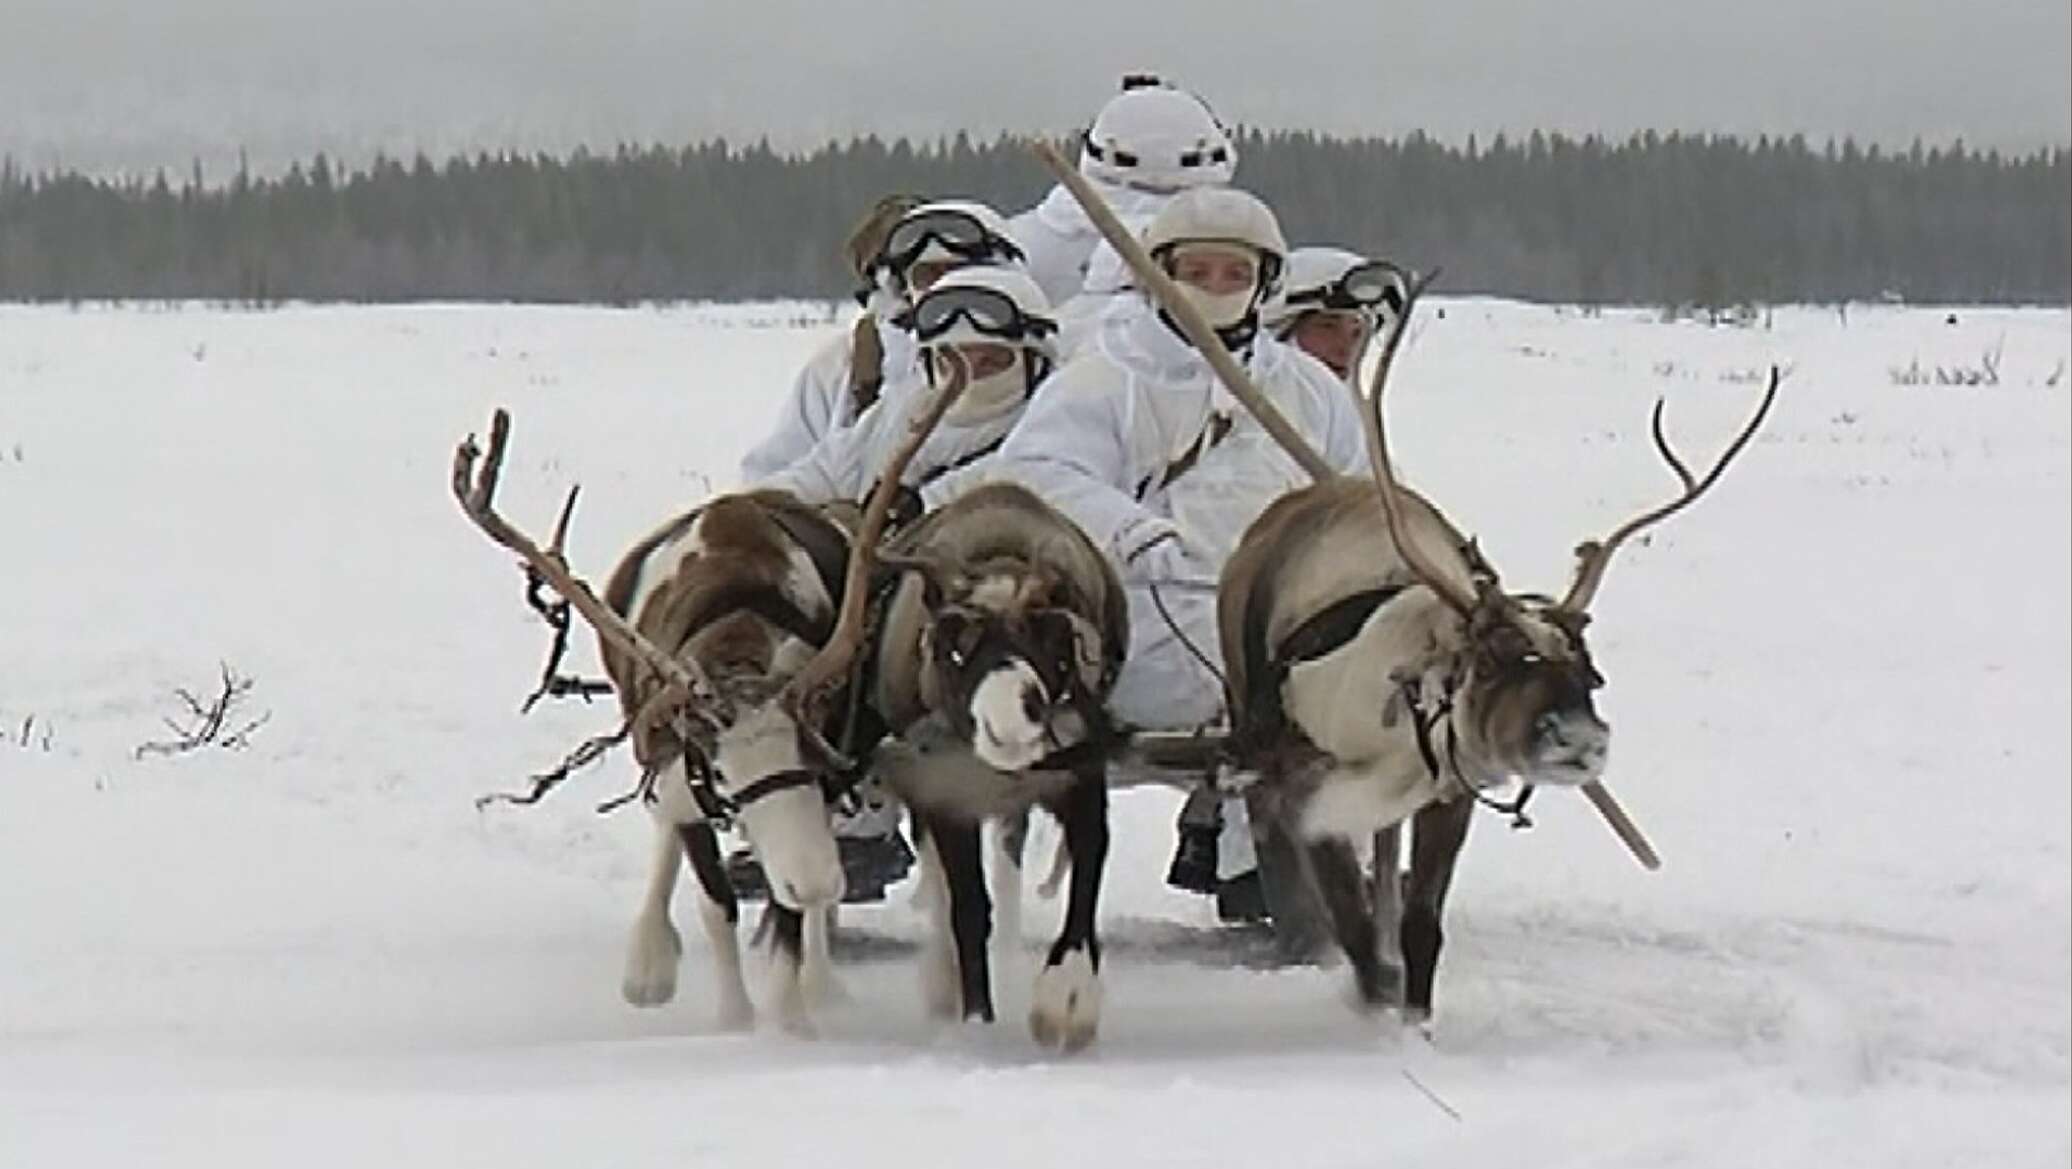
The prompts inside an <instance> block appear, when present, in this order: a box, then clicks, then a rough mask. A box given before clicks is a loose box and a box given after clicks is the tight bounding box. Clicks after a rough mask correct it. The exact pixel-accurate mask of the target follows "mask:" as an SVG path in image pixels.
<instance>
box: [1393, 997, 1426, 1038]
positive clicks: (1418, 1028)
mask: <svg viewBox="0 0 2072 1169" xmlns="http://www.w3.org/2000/svg"><path fill="white" fill-rule="evenodd" d="M1396 1017H1397V1018H1398V1019H1399V1020H1401V1021H1402V1024H1403V1030H1405V1031H1408V1032H1410V1033H1412V1034H1414V1035H1417V1036H1418V1037H1420V1038H1422V1039H1423V1040H1424V1041H1425V1042H1426V1043H1430V1042H1432V1033H1433V1032H1432V1008H1430V1007H1412V1006H1405V1007H1402V1008H1401V1009H1399V1010H1398V1011H1397V1012H1396Z"/></svg>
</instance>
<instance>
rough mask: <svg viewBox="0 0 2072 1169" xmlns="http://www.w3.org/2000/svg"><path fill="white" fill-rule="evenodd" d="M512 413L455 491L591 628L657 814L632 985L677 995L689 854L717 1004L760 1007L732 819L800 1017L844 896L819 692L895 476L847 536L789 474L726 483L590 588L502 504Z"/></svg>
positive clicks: (927, 420)
mask: <svg viewBox="0 0 2072 1169" xmlns="http://www.w3.org/2000/svg"><path fill="white" fill-rule="evenodd" d="M964 385H965V379H964V378H962V377H958V378H953V379H952V380H951V382H950V384H949V385H947V386H946V387H945V388H944V390H943V391H942V392H941V393H940V394H939V395H938V396H937V399H936V400H935V401H934V402H932V403H931V404H930V405H929V408H928V409H926V410H925V411H923V412H922V413H921V415H920V416H919V417H918V418H916V419H915V421H914V422H913V424H912V428H911V433H910V435H909V436H908V439H907V441H906V442H905V443H904V445H903V446H902V447H901V448H900V449H899V450H898V451H896V452H895V453H894V457H893V460H892V463H891V464H890V466H889V468H888V470H887V472H886V475H885V478H884V480H883V482H885V483H897V482H898V481H899V474H900V471H901V470H902V469H903V468H904V467H905V465H906V462H907V461H908V460H909V459H911V458H912V456H913V453H914V451H915V450H916V449H918V447H919V446H920V443H921V440H922V439H924V438H925V437H926V436H927V433H928V431H929V430H931V429H932V428H933V427H934V426H935V424H936V423H937V422H939V421H940V420H941V417H942V412H943V411H944V410H945V409H947V408H948V407H949V405H950V404H951V403H953V402H954V401H955V400H956V398H957V396H958V395H959V394H960V393H961V392H962V390H963V388H964ZM509 431H510V419H509V416H508V415H507V414H505V412H503V411H501V410H499V411H497V412H496V415H495V417H494V419H493V421H492V424H491V428H490V438H489V449H488V453H487V456H486V457H482V455H481V452H480V451H478V449H477V448H476V446H475V444H474V440H473V439H472V438H470V439H469V440H468V441H467V442H465V443H463V444H462V445H461V446H460V448H459V449H458V450H457V451H456V452H455V454H454V464H453V491H454V495H455V498H457V499H458V500H459V501H460V504H461V507H462V509H463V510H464V511H465V512H466V513H467V514H468V516H469V518H470V519H472V520H473V521H474V522H475V524H476V525H477V526H478V527H479V528H481V529H482V531H483V532H484V533H485V534H487V535H488V536H489V537H490V539H492V540H494V541H495V542H496V543H498V544H500V545H502V546H504V547H505V548H508V549H510V550H511V551H513V552H516V553H518V555H519V556H520V558H521V559H522V560H523V561H524V562H525V563H526V564H527V565H529V566H530V567H531V568H532V569H533V570H534V571H536V572H537V573H538V574H539V576H540V577H541V578H542V579H544V580H545V582H546V583H547V584H548V585H550V586H552V587H553V588H554V589H555V591H557V592H559V593H560V594H561V595H562V596H563V597H565V598H566V599H567V600H568V601H569V602H570V604H571V605H573V607H574V608H575V609H576V611H577V612H579V613H580V614H581V615H582V617H583V619H584V620H585V621H587V622H588V623H589V624H590V625H591V626H592V627H593V628H594V629H595V630H596V631H597V636H598V642H599V651H600V654H601V656H602V657H603V659H604V664H605V669H606V672H607V673H608V674H609V675H610V677H611V680H612V684H613V689H614V690H615V691H616V692H617V694H618V697H619V701H620V704H621V708H622V710H623V711H624V714H625V717H626V725H627V730H628V732H629V733H630V734H631V736H632V738H633V744H634V756H635V758H636V760H637V761H638V762H639V763H640V765H641V768H642V774H643V780H642V787H641V789H640V790H641V793H642V796H643V802H644V803H645V804H646V805H647V807H648V810H649V812H650V813H651V814H652V815H653V817H654V819H655V821H656V836H655V856H654V863H653V866H652V870H651V872H650V875H649V879H648V886H647V893H646V895H645V897H644V898H643V900H642V903H641V909H640V913H639V915H638V917H637V918H636V920H635V923H634V927H633V936H632V941H631V944H630V946H629V950H628V954H627V958H626V970H625V979H624V983H623V986H622V990H623V992H624V994H625V997H626V999H627V1001H628V1002H630V1003H632V1004H633V1005H635V1006H643V1007H651V1006H658V1005H661V1004H663V1003H666V1002H668V1001H669V1000H670V999H671V998H673V997H674V995H675V992H676V975H677V966H678V963H679V960H680V958H681V955H682V942H681V940H680V938H679V935H678V933H677V931H676V928H675V926H674V925H673V924H672V922H671V921H670V915H669V905H670V900H671V897H672V894H673V892H674V890H675V886H676V882H677V879H678V876H679V874H680V872H681V868H682V863H683V859H684V857H685V856H686V855H688V856H689V858H690V861H691V868H692V871H693V873H694V874H695V875H696V877H697V884H698V888H699V891H700V893H701V895H702V896H701V898H700V900H699V911H700V917H701V918H702V919H703V921H704V924H705V929H706V934H707V937H708V938H709V939H710V942H711V946H712V952H713V958H714V962H715V966H716V973H717V975H718V983H719V985H718V994H719V1018H720V1022H721V1024H722V1025H723V1026H727V1027H746V1026H748V1025H749V1024H751V1023H752V1022H753V1020H754V1007H753V1005H752V1004H751V1002H750V1000H749V996H748V991H747V987H746V984H745V982H744V979H743V977H742V967H741V952H740V945H739V941H738V939H737V923H738V920H739V908H738V903H737V901H736V898H735V896H734V890H733V888H732V885H731V884H730V882H729V881H728V878H727V875H726V869H725V866H724V864H723V863H722V861H721V858H720V853H719V846H718V840H717V836H716V832H717V831H720V830H724V829H725V828H727V827H729V826H732V825H738V826H739V827H740V829H741V830H742V832H743V834H744V835H745V836H746V837H747V838H748V841H749V843H750V845H751V846H752V847H753V848H754V849H755V851H756V854H757V856H758V858H759V859H760V860H761V862H762V865H763V868H764V871H765V872H766V873H767V874H768V875H769V881H770V890H771V895H772V902H771V908H770V921H771V924H772V927H773V928H772V931H771V932H772V935H773V948H774V951H775V957H776V959H777V961H776V963H775V967H774V971H775V975H776V982H777V985H776V988H775V997H776V1002H777V1014H778V1021H779V1024H780V1025H781V1026H782V1027H784V1028H785V1029H786V1030H789V1031H793V1032H797V1033H810V1032H811V1031H812V1022H811V1020H810V1018H809V1016H808V1009H807V1001H806V1000H807V993H806V989H807V986H808V984H809V982H810V981H811V979H810V978H809V977H808V975H809V974H810V973H811V972H809V971H807V970H805V969H804V965H805V963H806V962H807V961H809V960H810V961H813V962H815V963H824V962H825V961H826V937H825V928H826V921H827V911H828V910H829V909H831V908H832V907H833V906H834V905H835V904H836V903H837V902H838V901H839V900H840V898H841V895H842V868H841V864H840V861H839V859H838V856H837V853H836V849H835V842H834V837H833V833H832V831H831V829H830V826H829V818H828V811H827V801H828V800H830V799H832V798H833V795H834V792H835V791H836V790H837V789H838V788H839V787H840V786H841V785H842V782H843V777H844V776H846V775H847V774H849V773H850V771H851V770H852V768H851V765H850V763H849V762H848V761H847V760H845V759H843V758H842V757H841V754H840V753H839V752H838V751H836V750H835V749H834V748H833V747H831V746H829V745H828V741H827V732H828V729H829V727H831V726H832V725H833V719H832V718H831V717H830V711H831V710H832V709H833V708H834V706H835V705H836V704H834V703H831V702H830V698H831V697H832V694H833V692H834V691H835V690H837V689H838V688H839V687H840V686H841V685H842V684H843V683H845V682H846V681H847V680H848V676H849V669H850V666H851V664H852V662H853V661H854V660H855V657H856V653H857V650H858V648H859V647H860V645H861V642H862V638H863V624H864V600H865V597H866V594H867V593H868V592H869V587H868V583H867V580H868V577H869V574H870V572H871V561H872V549H873V548H874V546H875V545H876V543H877V542H878V539H879V537H880V535H881V534H882V532H883V531H884V528H885V521H886V514H887V511H888V509H889V506H890V503H891V492H890V491H889V490H880V491H878V492H876V493H874V494H873V496H872V498H871V499H870V500H869V501H868V503H867V505H866V507H865V510H864V513H863V517H862V519H861V521H860V524H859V527H858V529H857V531H856V532H855V533H854V535H853V538H852V536H851V534H850V533H849V532H846V531H844V530H843V529H842V528H841V527H839V526H838V525H836V524H835V523H833V522H832V521H831V520H829V519H828V518H827V517H825V516H824V515H822V514H821V513H820V512H819V511H817V510H816V509H814V508H811V507H808V506H806V505H804V504H802V503H800V502H798V501H797V500H796V499H793V498H792V497H791V496H789V495H786V494H783V493H780V492H748V493H743V494H734V495H726V496H721V497H719V498H717V499H714V500H712V501H710V502H708V503H706V504H705V505H703V506H702V507H699V508H696V509H693V510H691V511H688V512H685V513H684V514H682V515H679V516H676V517H675V518H673V519H671V520H670V521H669V522H667V523H665V524H663V525H661V526H660V527H659V528H657V529H656V530H655V531H653V532H652V533H650V534H649V535H648V536H646V537H645V538H643V539H642V540H640V541H639V542H638V543H636V544H635V545H634V546H633V548H632V549H631V550H630V551H628V552H627V553H626V555H625V556H624V557H622V558H621V560H620V561H619V564H618V567H617V568H616V569H615V570H614V572H613V573H612V576H611V578H610V583H609V584H608V586H607V588H606V590H605V598H604V599H603V600H599V598H598V597H597V596H596V594H595V593H594V592H593V591H592V590H591V588H590V586H589V585H588V584H587V583H586V582H585V581H583V580H582V579H581V578H580V577H577V576H575V575H574V574H573V573H572V572H571V571H570V570H569V567H568V565H567V563H566V561H565V560H564V559H563V556H562V553H561V542H562V536H563V535H564V532H562V531H559V530H557V532H556V534H555V538H554V540H553V541H552V542H551V543H550V544H549V546H548V547H547V548H545V549H542V548H540V546H539V545H538V544H537V543H536V542H535V541H534V540H532V539H531V538H530V537H528V536H526V535H525V534H524V533H523V532H521V531H519V530H518V529H517V528H515V527H513V526H512V525H511V524H510V523H509V522H507V521H506V520H505V519H504V518H503V517H502V516H501V515H499V514H498V513H497V512H496V510H495V498H494V497H495V491H496V484H497V478H498V475H499V473H500V470H501V467H502V462H503V456H504V450H505V447H506V444H507V442H508V438H509ZM478 457H480V458H482V467H481V470H480V472H479V474H478V473H477V472H476V470H475V462H476V459H477V458H478ZM809 934H810V935H811V936H810V937H809V936H808V935H809Z"/></svg>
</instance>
